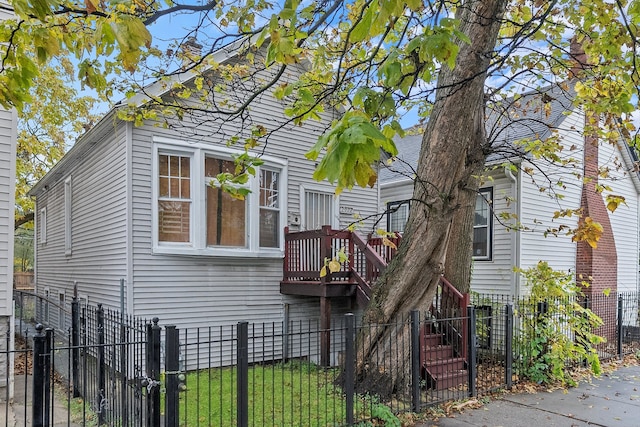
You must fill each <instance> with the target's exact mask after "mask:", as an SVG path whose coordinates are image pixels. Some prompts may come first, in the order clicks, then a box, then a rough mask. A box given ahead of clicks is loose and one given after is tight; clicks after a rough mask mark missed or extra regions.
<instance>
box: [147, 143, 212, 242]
mask: <svg viewBox="0 0 640 427" xmlns="http://www.w3.org/2000/svg"><path fill="white" fill-rule="evenodd" d="M160 154H168V155H174V156H181V157H189V164H190V166H189V176H190V178H189V194H190V203H191V206H190V209H189V241H188V242H159V237H158V225H159V219H158V199H159V198H160V188H159V185H158V174H159V171H160V165H159V164H158V156H159V155H160ZM195 163H196V160H195V158H194V153H193V152H189V151H184V150H177V149H176V148H175V147H174V148H167V149H158V150H154V156H153V169H152V170H153V177H152V179H153V189H154V193H153V194H154V195H153V205H154V206H153V219H154V221H153V234H154V237H155V240H154V246H157V245H158V244H161V245H163V246H166V247H168V248H169V247H175V248H177V249H179V248H192V247H194V244H193V240H194V233H195V232H194V227H193V224H194V222H193V221H194V216H195V215H194V210H195V205H196V204H195V201H194V199H195V198H196V195H195V194H194V191H195V189H194V181H195V180H194V175H195V173H196V172H195V171H194V169H197V171H198V173H199V171H200V170H201V169H200V168H199V165H198V166H197V167H196V165H195ZM176 200H177V199H176ZM180 200H182V199H180Z"/></svg>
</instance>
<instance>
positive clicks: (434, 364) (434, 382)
mask: <svg viewBox="0 0 640 427" xmlns="http://www.w3.org/2000/svg"><path fill="white" fill-rule="evenodd" d="M434 326H435V325H424V326H423V327H422V330H421V334H420V366H422V373H421V374H422V377H423V378H424V379H425V380H426V384H427V387H428V388H432V389H436V390H445V389H449V388H453V387H458V386H459V385H461V384H465V383H466V381H467V376H468V373H467V361H466V360H465V358H464V357H461V356H460V355H458V354H456V350H455V348H454V346H453V345H452V344H448V343H447V340H446V339H445V338H446V335H445V334H444V333H442V332H438V331H435V330H434V329H435V328H434Z"/></svg>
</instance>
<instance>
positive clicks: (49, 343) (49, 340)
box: [42, 328, 53, 426]
mask: <svg viewBox="0 0 640 427" xmlns="http://www.w3.org/2000/svg"><path fill="white" fill-rule="evenodd" d="M44 335H45V339H44V355H43V356H44V358H43V359H42V364H43V371H44V391H43V395H44V425H45V426H50V425H51V403H52V402H51V400H52V399H53V395H52V394H51V372H52V366H51V362H52V360H51V358H52V357H53V328H46V329H45V330H44Z"/></svg>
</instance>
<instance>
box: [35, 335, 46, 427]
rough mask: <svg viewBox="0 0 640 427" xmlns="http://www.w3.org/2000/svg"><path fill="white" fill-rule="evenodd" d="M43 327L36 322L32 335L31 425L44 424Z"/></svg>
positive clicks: (44, 343) (40, 425) (42, 426)
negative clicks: (34, 331)
mask: <svg viewBox="0 0 640 427" xmlns="http://www.w3.org/2000/svg"><path fill="white" fill-rule="evenodd" d="M43 329H44V326H42V324H40V323H38V324H37V325H36V334H35V335H34V337H33V401H32V403H31V410H32V418H33V427H44V426H45V423H44V419H45V413H46V411H45V410H44V406H45V404H44V402H45V398H46V397H45V394H44V382H45V377H46V376H47V375H46V372H45V371H44V358H45V357H46V353H45V345H46V337H45V335H44V334H43V333H42V331H43Z"/></svg>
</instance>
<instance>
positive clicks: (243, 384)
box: [237, 322, 249, 427]
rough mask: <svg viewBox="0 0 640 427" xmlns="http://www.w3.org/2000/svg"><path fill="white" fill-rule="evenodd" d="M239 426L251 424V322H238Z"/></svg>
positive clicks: (244, 426) (243, 426)
mask: <svg viewBox="0 0 640 427" xmlns="http://www.w3.org/2000/svg"><path fill="white" fill-rule="evenodd" d="M237 335H238V351H237V364H238V368H237V369H238V378H237V381H238V383H237V388H238V390H237V393H238V394H237V396H238V402H237V403H238V414H237V415H238V427H248V425H249V323H248V322H238V326H237Z"/></svg>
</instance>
